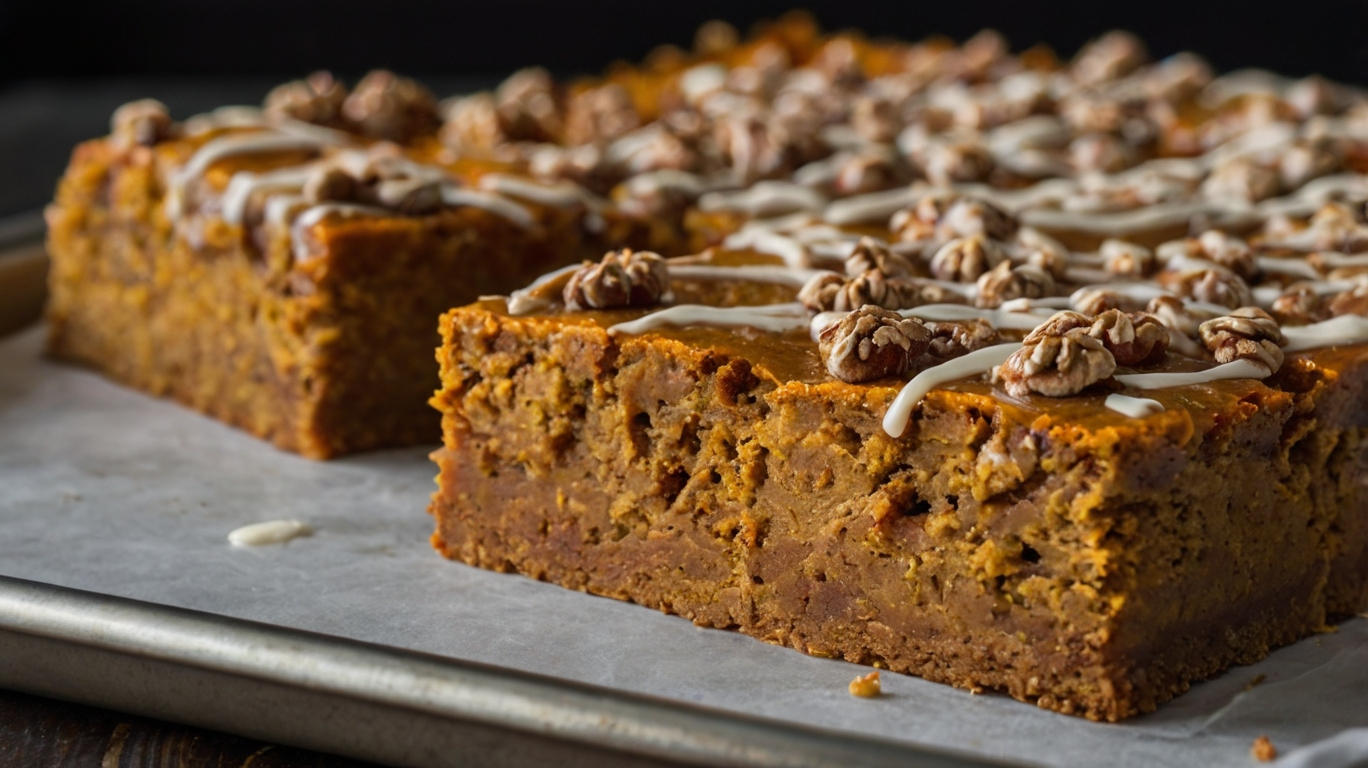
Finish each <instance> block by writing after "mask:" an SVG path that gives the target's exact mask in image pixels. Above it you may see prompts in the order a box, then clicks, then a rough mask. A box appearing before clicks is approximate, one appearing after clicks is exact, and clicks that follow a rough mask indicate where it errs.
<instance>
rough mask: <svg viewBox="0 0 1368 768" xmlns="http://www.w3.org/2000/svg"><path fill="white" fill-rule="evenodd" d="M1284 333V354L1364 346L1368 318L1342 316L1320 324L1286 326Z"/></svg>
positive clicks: (1366, 336) (1367, 333)
mask: <svg viewBox="0 0 1368 768" xmlns="http://www.w3.org/2000/svg"><path fill="white" fill-rule="evenodd" d="M1282 333H1283V337H1284V338H1286V339H1287V341H1286V342H1285V343H1284V344H1283V345H1282V348H1283V351H1284V352H1301V351H1304V350H1308V349H1320V348H1322V347H1333V346H1337V345H1340V344H1362V343H1364V342H1368V317H1362V316H1359V315H1340V316H1339V317H1334V318H1331V319H1329V320H1324V321H1322V322H1319V323H1311V324H1309V325H1290V326H1285V327H1283V329H1282Z"/></svg>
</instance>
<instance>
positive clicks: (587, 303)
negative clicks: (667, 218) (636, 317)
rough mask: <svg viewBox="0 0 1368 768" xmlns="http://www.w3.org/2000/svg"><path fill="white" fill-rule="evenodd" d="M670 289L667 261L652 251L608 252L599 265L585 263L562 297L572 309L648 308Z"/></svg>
mask: <svg viewBox="0 0 1368 768" xmlns="http://www.w3.org/2000/svg"><path fill="white" fill-rule="evenodd" d="M669 290H670V270H669V267H668V266H666V264H665V260H664V259H662V258H660V256H659V255H658V254H655V253H651V252H650V251H632V250H631V249H630V248H627V249H623V250H621V251H609V252H608V253H607V254H605V255H604V257H603V259H602V260H601V261H599V262H598V263H597V264H595V263H594V262H591V261H586V262H584V265H583V266H581V267H580V268H579V269H578V270H577V271H575V272H574V273H573V274H571V275H570V281H569V282H567V283H566V284H565V291H564V292H563V294H562V296H563V297H564V299H565V308H566V309H568V310H570V311H579V310H587V309H614V308H618V307H649V306H653V305H655V304H658V303H659V302H660V299H661V297H662V296H664V295H665V294H666V293H668V292H669Z"/></svg>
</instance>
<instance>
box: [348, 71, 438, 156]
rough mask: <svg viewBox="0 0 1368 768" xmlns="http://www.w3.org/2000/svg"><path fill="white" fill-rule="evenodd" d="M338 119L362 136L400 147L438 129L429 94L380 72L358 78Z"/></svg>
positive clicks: (392, 75) (405, 81)
mask: <svg viewBox="0 0 1368 768" xmlns="http://www.w3.org/2000/svg"><path fill="white" fill-rule="evenodd" d="M342 116H343V117H344V118H346V120H347V121H348V122H349V123H351V124H352V126H353V127H354V128H355V129H356V131H357V132H358V133H360V134H361V135H363V136H370V137H372V138H377V139H387V140H389V141H397V142H401V143H404V142H409V141H412V140H413V139H416V138H418V137H419V136H423V135H425V134H428V133H432V132H433V131H434V130H435V129H436V128H437V125H438V116H437V101H436V100H435V99H434V98H433V97H432V93H431V92H429V91H428V89H426V88H424V87H423V86H421V85H419V84H418V83H416V82H414V81H413V80H410V79H408V78H407V77H399V76H398V75H396V74H394V73H393V72H390V71H387V70H383V69H377V70H375V71H373V72H371V73H370V74H368V75H366V76H365V77H363V78H361V82H359V83H357V84H356V89H355V90H354V91H352V93H351V95H350V96H348V97H347V99H346V101H344V102H343V103H342Z"/></svg>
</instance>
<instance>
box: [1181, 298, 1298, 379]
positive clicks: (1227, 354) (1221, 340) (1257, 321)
mask: <svg viewBox="0 0 1368 768" xmlns="http://www.w3.org/2000/svg"><path fill="white" fill-rule="evenodd" d="M1199 330H1200V333H1201V336H1202V343H1203V344H1205V345H1206V348H1207V349H1209V350H1211V352H1212V354H1213V355H1214V356H1215V357H1216V362H1218V363H1229V362H1232V361H1234V360H1240V359H1244V360H1253V361H1255V362H1259V363H1263V364H1264V365H1265V366H1267V367H1268V369H1269V370H1270V371H1272V372H1275V373H1276V372H1277V370H1278V369H1279V368H1281V367H1282V362H1283V351H1282V348H1281V347H1279V346H1278V345H1279V344H1281V343H1283V335H1282V331H1281V330H1280V329H1279V328H1278V321H1277V320H1274V319H1273V316H1272V315H1270V314H1268V313H1267V312H1265V311H1263V310H1262V309H1259V308H1258V307H1240V308H1239V309H1235V310H1233V311H1231V313H1230V314H1228V315H1225V316H1222V317H1216V318H1212V319H1211V320H1208V321H1206V322H1205V323H1202V325H1201V328H1200V329H1199Z"/></svg>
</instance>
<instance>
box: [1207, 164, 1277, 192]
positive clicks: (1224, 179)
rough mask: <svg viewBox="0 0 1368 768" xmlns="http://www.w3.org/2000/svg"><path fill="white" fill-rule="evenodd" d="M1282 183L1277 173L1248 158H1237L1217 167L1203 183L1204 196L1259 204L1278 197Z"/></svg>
mask: <svg viewBox="0 0 1368 768" xmlns="http://www.w3.org/2000/svg"><path fill="white" fill-rule="evenodd" d="M1281 184H1282V180H1281V179H1280V178H1279V176H1278V172H1277V171H1276V170H1274V169H1272V168H1270V167H1268V166H1267V165H1264V164H1262V163H1259V162H1256V161H1255V160H1254V159H1252V158H1249V157H1237V158H1235V159H1234V160H1228V161H1226V162H1224V163H1221V164H1220V165H1218V166H1216V168H1215V170H1213V171H1212V172H1211V175H1210V176H1208V177H1207V178H1206V181H1203V182H1202V194H1203V195H1205V196H1206V197H1208V198H1210V199H1212V200H1220V199H1228V198H1235V199H1238V200H1247V201H1249V202H1251V203H1257V202H1259V201H1260V200H1265V199H1267V198H1270V197H1272V196H1274V195H1276V194H1278V190H1279V189H1280V188H1281Z"/></svg>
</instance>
